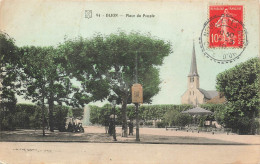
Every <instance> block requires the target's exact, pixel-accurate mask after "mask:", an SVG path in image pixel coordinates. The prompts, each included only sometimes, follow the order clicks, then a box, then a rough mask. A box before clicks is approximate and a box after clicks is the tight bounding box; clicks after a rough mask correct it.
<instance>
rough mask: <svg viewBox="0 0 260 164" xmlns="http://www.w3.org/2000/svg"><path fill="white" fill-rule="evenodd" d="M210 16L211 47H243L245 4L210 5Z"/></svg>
mask: <svg viewBox="0 0 260 164" xmlns="http://www.w3.org/2000/svg"><path fill="white" fill-rule="evenodd" d="M209 17H210V24H209V48H217V47H227V48H243V37H244V36H243V35H244V34H243V6H238V5H236V6H235V5H234V6H230V5H215V6H210V7H209Z"/></svg>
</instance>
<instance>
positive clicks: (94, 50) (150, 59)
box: [68, 32, 171, 136]
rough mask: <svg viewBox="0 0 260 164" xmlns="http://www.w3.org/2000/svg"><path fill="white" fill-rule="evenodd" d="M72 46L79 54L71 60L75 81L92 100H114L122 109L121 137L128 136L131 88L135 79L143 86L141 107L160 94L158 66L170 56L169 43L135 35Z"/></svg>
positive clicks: (82, 40)
mask: <svg viewBox="0 0 260 164" xmlns="http://www.w3.org/2000/svg"><path fill="white" fill-rule="evenodd" d="M71 42H72V41H71ZM74 42H75V43H77V46H75V45H74V47H75V48H77V53H78V54H80V55H78V56H79V58H77V60H76V59H75V58H73V59H72V61H75V60H76V63H77V70H78V74H77V76H76V77H77V78H78V79H79V80H80V81H81V84H82V85H83V86H84V88H85V89H86V90H88V91H89V93H92V94H93V96H92V98H93V100H97V99H103V98H108V100H109V101H111V100H112V99H117V103H118V104H121V105H122V121H123V123H122V124H123V125H122V126H123V127H124V136H127V120H126V119H127V113H126V107H127V104H129V103H130V102H131V99H130V98H131V97H130V95H131V86H132V84H133V83H134V82H135V77H136V76H137V79H138V83H140V84H142V85H143V91H144V93H143V95H144V103H150V102H151V101H152V97H153V96H154V95H156V94H157V93H158V92H159V90H160V88H159V84H160V79H159V68H158V66H160V65H162V64H163V59H164V57H166V56H168V55H169V54H170V53H171V45H170V43H169V42H165V41H163V40H160V39H157V38H155V37H152V36H151V35H149V34H148V35H142V34H139V33H136V32H132V33H130V34H126V33H125V32H119V33H116V34H111V35H108V36H102V35H100V34H97V35H95V36H94V37H93V38H91V39H85V40H84V39H82V38H80V39H78V40H76V41H74ZM68 43H69V42H68ZM75 48H74V49H75ZM77 53H74V54H77ZM136 61H137V63H136ZM136 64H137V65H138V68H137V71H136V72H137V74H135V70H136Z"/></svg>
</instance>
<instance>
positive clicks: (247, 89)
mask: <svg viewBox="0 0 260 164" xmlns="http://www.w3.org/2000/svg"><path fill="white" fill-rule="evenodd" d="M259 77H260V62H259V58H253V59H250V60H248V61H246V62H244V63H241V64H239V65H236V66H235V67H233V68H231V69H229V70H226V71H224V72H222V73H220V74H218V75H217V86H216V87H217V90H218V91H219V92H223V93H224V95H225V97H226V99H227V104H226V107H225V109H224V110H223V120H224V124H225V126H226V127H230V128H233V130H239V132H240V133H241V134H246V133H251V134H253V133H254V131H255V121H254V120H255V118H256V117H258V114H259V110H260V100H259V94H260V92H259V91H260V85H259V80H260V78H259Z"/></svg>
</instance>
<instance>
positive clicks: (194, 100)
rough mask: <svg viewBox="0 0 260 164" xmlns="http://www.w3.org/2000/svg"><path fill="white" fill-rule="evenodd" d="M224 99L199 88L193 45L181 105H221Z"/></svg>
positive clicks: (215, 93) (215, 92)
mask: <svg viewBox="0 0 260 164" xmlns="http://www.w3.org/2000/svg"><path fill="white" fill-rule="evenodd" d="M223 102H225V97H224V96H223V95H221V94H219V93H218V92H217V91H206V90H204V89H202V88H200V84H199V74H198V70H197V62H196V54H195V48H194V43H193V51H192V58H191V66H190V73H189V75H188V89H187V90H186V91H185V93H184V94H183V95H182V97H181V103H182V104H192V105H194V106H197V105H199V104H205V103H215V104H216V103H223Z"/></svg>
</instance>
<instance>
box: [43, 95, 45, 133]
mask: <svg viewBox="0 0 260 164" xmlns="http://www.w3.org/2000/svg"><path fill="white" fill-rule="evenodd" d="M42 136H45V112H44V97H42Z"/></svg>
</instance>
